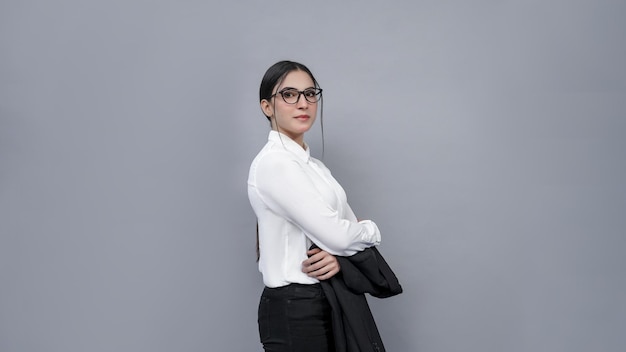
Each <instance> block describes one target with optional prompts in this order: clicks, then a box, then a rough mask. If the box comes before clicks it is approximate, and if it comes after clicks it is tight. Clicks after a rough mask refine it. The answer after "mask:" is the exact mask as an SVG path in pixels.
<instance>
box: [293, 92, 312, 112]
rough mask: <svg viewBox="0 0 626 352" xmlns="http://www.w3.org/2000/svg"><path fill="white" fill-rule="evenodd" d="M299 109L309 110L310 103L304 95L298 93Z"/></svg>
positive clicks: (297, 104) (297, 103)
mask: <svg viewBox="0 0 626 352" xmlns="http://www.w3.org/2000/svg"><path fill="white" fill-rule="evenodd" d="M296 106H297V107H298V109H308V107H309V102H308V101H307V100H306V99H305V98H304V93H302V92H300V93H298V101H297V102H296Z"/></svg>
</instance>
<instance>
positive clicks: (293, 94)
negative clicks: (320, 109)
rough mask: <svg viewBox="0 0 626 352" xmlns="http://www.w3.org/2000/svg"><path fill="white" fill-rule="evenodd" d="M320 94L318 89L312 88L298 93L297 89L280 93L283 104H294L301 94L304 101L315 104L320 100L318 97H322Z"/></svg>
mask: <svg viewBox="0 0 626 352" xmlns="http://www.w3.org/2000/svg"><path fill="white" fill-rule="evenodd" d="M321 93H322V92H321V90H320V89H314V88H310V89H305V90H303V91H298V90H297V89H285V90H283V91H281V92H280V95H282V97H283V100H284V101H285V103H287V104H295V103H297V102H298V100H300V94H302V95H303V96H304V99H306V101H308V102H309V103H315V102H317V101H318V100H319V99H320V96H321V95H322V94H321Z"/></svg>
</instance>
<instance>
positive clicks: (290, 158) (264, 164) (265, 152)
mask: <svg viewBox="0 0 626 352" xmlns="http://www.w3.org/2000/svg"><path fill="white" fill-rule="evenodd" d="M298 165H299V160H298V158H297V157H296V156H295V155H293V153H291V152H289V151H288V150H285V149H284V148H281V147H280V146H276V145H275V144H271V143H268V144H267V145H266V146H265V147H264V148H263V149H262V150H261V151H260V152H259V154H257V156H256V157H255V158H254V160H253V161H252V165H251V166H250V174H251V176H252V175H253V174H255V175H256V174H259V173H273V174H274V173H275V174H278V173H281V172H282V171H285V170H287V169H292V168H294V167H299V166H298Z"/></svg>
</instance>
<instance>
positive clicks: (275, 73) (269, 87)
mask: <svg viewBox="0 0 626 352" xmlns="http://www.w3.org/2000/svg"><path fill="white" fill-rule="evenodd" d="M293 71H304V72H306V73H307V74H308V75H309V76H310V77H311V79H312V80H313V84H314V85H315V87H316V88H319V84H317V80H316V79H315V77H314V76H313V73H311V70H309V69H308V68H307V67H306V66H304V65H303V64H301V63H299V62H294V61H288V60H284V61H279V62H277V63H275V64H273V65H272V66H271V67H270V68H268V69H267V71H265V75H264V76H263V79H262V80H261V87H260V88H259V102H261V101H263V99H266V100H270V99H271V98H272V94H274V87H276V86H277V85H280V84H281V83H282V82H283V79H285V76H287V75H288V74H289V73H290V72H293ZM265 117H267V119H268V120H270V117H269V116H267V115H265Z"/></svg>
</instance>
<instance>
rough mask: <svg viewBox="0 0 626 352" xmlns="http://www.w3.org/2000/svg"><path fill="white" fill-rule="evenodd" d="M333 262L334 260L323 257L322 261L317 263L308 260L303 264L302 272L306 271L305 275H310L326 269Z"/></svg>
mask: <svg viewBox="0 0 626 352" xmlns="http://www.w3.org/2000/svg"><path fill="white" fill-rule="evenodd" d="M331 262H332V260H331V259H330V258H328V257H323V258H322V259H320V260H318V261H315V262H309V261H308V260H305V261H304V262H303V263H302V271H304V272H305V273H310V272H313V271H316V270H319V269H321V268H323V267H325V266H326V265H328V264H330V263H331Z"/></svg>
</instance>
